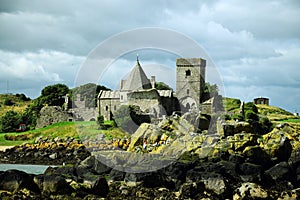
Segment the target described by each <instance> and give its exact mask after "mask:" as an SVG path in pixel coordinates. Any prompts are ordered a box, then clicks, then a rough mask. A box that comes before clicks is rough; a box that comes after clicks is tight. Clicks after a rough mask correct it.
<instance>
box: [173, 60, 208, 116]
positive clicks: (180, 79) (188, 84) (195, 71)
mask: <svg viewBox="0 0 300 200" xmlns="http://www.w3.org/2000/svg"><path fill="white" fill-rule="evenodd" d="M205 68H206V60H204V59H201V58H178V59H176V96H177V98H178V100H179V103H180V106H181V110H182V111H183V112H186V111H189V110H190V109H198V110H199V109H200V104H201V103H202V99H203V93H204V85H205Z"/></svg>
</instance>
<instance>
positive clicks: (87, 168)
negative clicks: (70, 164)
mask: <svg viewBox="0 0 300 200" xmlns="http://www.w3.org/2000/svg"><path fill="white" fill-rule="evenodd" d="M99 159H100V157H99V158H98V157H97V158H96V156H89V157H87V158H86V159H85V160H83V161H81V162H80V163H79V165H78V167H77V173H78V175H84V174H86V173H93V174H98V175H101V174H104V173H109V172H110V170H111V168H110V167H108V166H106V165H105V164H103V163H102V162H101V161H100V160H99Z"/></svg>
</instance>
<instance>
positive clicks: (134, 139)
mask: <svg viewBox="0 0 300 200" xmlns="http://www.w3.org/2000/svg"><path fill="white" fill-rule="evenodd" d="M155 129H156V126H155V125H153V124H147V123H143V124H141V125H140V127H139V128H138V129H137V130H136V131H135V132H134V134H133V135H132V136H131V142H130V145H129V147H128V151H134V150H135V146H142V145H143V142H144V140H148V138H150V136H151V135H152V133H153V131H154V130H155ZM148 143H149V141H148Z"/></svg>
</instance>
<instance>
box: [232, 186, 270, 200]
mask: <svg viewBox="0 0 300 200" xmlns="http://www.w3.org/2000/svg"><path fill="white" fill-rule="evenodd" d="M243 199H245V200H246V199H268V193H267V191H266V190H264V189H263V188H261V186H259V185H257V184H256V183H249V182H246V183H242V185H241V186H240V187H239V188H237V189H236V191H235V192H234V195H233V200H243Z"/></svg>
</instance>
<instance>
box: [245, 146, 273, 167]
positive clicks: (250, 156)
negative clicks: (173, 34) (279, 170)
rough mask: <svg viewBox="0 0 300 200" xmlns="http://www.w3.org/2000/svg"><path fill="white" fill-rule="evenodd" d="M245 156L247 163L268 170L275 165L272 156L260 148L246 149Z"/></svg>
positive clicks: (251, 147) (249, 147)
mask: <svg viewBox="0 0 300 200" xmlns="http://www.w3.org/2000/svg"><path fill="white" fill-rule="evenodd" d="M243 155H244V156H245V158H246V161H247V162H250V163H254V164H258V165H261V166H263V168H264V169H268V168H270V167H271V166H272V165H273V162H272V160H271V158H270V156H269V155H268V154H267V153H266V152H265V151H264V150H263V149H262V148H261V147H259V146H248V147H246V148H245V149H244V151H243Z"/></svg>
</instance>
